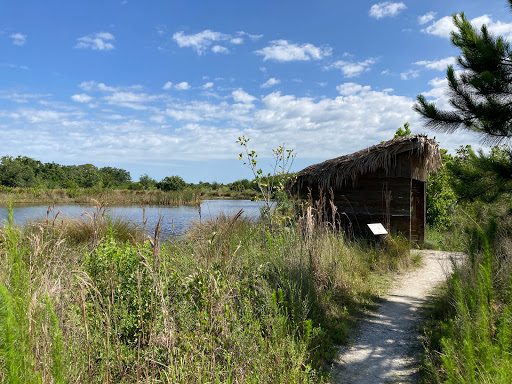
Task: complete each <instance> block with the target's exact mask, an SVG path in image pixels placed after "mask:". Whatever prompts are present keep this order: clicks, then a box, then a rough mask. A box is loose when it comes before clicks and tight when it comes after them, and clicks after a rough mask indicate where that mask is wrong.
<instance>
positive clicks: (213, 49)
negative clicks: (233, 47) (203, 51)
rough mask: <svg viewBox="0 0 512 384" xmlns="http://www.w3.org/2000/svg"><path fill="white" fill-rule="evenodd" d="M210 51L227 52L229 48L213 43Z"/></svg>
mask: <svg viewBox="0 0 512 384" xmlns="http://www.w3.org/2000/svg"><path fill="white" fill-rule="evenodd" d="M212 52H213V53H229V49H227V48H226V47H223V46H221V45H214V46H213V47H212Z"/></svg>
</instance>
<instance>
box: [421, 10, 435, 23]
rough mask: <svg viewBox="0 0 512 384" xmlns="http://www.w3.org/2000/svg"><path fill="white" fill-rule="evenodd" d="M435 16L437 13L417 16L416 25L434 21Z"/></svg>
mask: <svg viewBox="0 0 512 384" xmlns="http://www.w3.org/2000/svg"><path fill="white" fill-rule="evenodd" d="M436 15H437V12H428V13H425V14H424V15H423V16H418V24H419V25H423V24H427V23H428V22H429V21H432V20H434V19H435V17H436Z"/></svg>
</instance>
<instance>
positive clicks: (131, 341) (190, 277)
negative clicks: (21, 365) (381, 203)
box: [0, 206, 408, 383]
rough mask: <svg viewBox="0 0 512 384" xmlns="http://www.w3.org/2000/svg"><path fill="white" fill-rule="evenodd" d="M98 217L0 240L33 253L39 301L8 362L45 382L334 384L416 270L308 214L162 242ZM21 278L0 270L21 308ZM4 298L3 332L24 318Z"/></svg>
mask: <svg viewBox="0 0 512 384" xmlns="http://www.w3.org/2000/svg"><path fill="white" fill-rule="evenodd" d="M98 209H99V211H98V213H97V216H96V217H95V216H94V215H91V216H90V217H87V218H83V219H77V220H75V221H76V223H75V224H72V223H65V224H60V223H59V220H61V219H60V218H58V217H57V218H52V217H50V218H49V219H48V220H46V221H42V222H39V223H35V224H33V225H32V226H29V227H27V228H25V230H24V231H23V232H21V231H20V230H19V229H16V236H14V237H13V236H12V235H10V234H9V233H10V232H9V231H12V230H14V227H13V226H12V224H11V226H9V225H6V226H4V227H3V228H2V229H1V230H0V232H1V233H2V236H3V237H2V238H3V239H4V240H3V241H2V242H0V249H1V252H2V255H11V256H9V257H14V256H15V255H17V253H16V252H18V250H23V253H22V257H21V259H23V260H24V263H25V269H24V271H26V275H24V276H26V277H25V278H24V279H25V281H26V282H27V283H26V285H25V286H24V287H25V288H23V289H26V290H28V291H27V292H29V293H26V294H23V297H25V299H26V300H27V301H23V302H24V303H25V304H24V305H25V306H27V305H28V308H29V309H30V310H27V311H26V312H25V313H27V317H28V318H27V319H26V320H23V324H32V327H31V328H30V329H28V328H27V330H26V332H28V336H29V337H27V338H26V340H27V343H29V344H28V346H29V348H28V347H27V348H25V349H23V351H21V352H12V353H14V355H16V354H20V353H21V354H23V355H26V356H27V358H26V361H28V362H29V363H30V366H29V368H30V369H29V372H34V375H36V376H37V377H38V378H41V379H42V381H43V382H50V381H54V382H68V381H73V382H83V383H104V382H141V383H142V382H154V383H156V382H166V383H176V382H180V383H206V382H222V383H241V382H244V383H256V382H258V383H275V382H279V383H321V382H328V381H329V375H328V371H327V370H326V369H325V368H324V367H325V363H326V362H328V361H329V359H330V358H332V357H333V356H334V352H335V348H334V346H335V345H336V344H337V343H340V342H343V341H345V340H346V338H347V336H348V334H349V332H350V330H351V328H352V326H353V324H354V322H355V321H356V319H357V318H358V316H359V315H360V313H361V311H362V310H363V309H364V308H365V307H367V306H370V305H372V304H373V303H374V302H375V301H376V299H377V298H378V296H379V294H380V293H382V291H383V289H385V284H384V281H385V280H386V276H387V274H388V273H389V271H390V270H396V269H397V268H402V267H404V266H406V265H407V262H406V258H407V257H408V249H407V250H405V248H403V247H401V246H398V245H396V244H394V245H393V244H392V245H390V246H389V247H387V248H386V247H383V248H384V249H383V251H382V253H378V252H377V251H376V250H375V249H374V247H371V246H367V245H365V244H362V243H358V242H355V241H353V240H349V239H347V238H346V237H345V236H344V235H343V234H342V233H341V232H338V231H336V230H333V227H332V225H329V224H326V223H325V222H323V221H321V220H319V219H317V218H319V217H321V216H322V215H320V214H319V213H318V212H316V208H315V207H311V206H304V207H303V208H302V209H301V210H299V211H297V212H295V213H292V212H291V211H290V212H287V213H286V217H288V219H286V220H281V219H282V218H283V217H285V216H283V213H282V212H281V213H280V214H279V215H281V216H278V217H276V220H274V222H275V223H276V224H275V225H273V226H272V227H269V226H268V224H267V223H266V222H263V223H260V222H254V221H251V220H248V219H246V218H245V217H244V213H243V212H242V211H240V212H238V213H237V214H236V215H234V216H231V217H228V216H225V215H224V216H220V217H219V218H216V219H214V220H207V221H202V222H198V223H196V224H195V225H194V226H193V228H192V229H191V230H190V232H189V233H187V234H186V235H185V236H183V237H182V238H179V239H177V238H171V239H169V240H167V241H165V242H160V239H159V227H158V226H157V228H156V230H155V232H154V233H152V234H150V236H149V237H148V236H147V235H148V234H146V236H140V237H137V236H132V238H131V239H130V240H129V241H128V240H127V239H125V238H122V237H120V235H119V232H120V231H119V229H117V227H116V225H115V223H112V222H109V220H108V218H106V217H105V216H104V215H103V214H102V212H101V206H100V207H99V208H98ZM103 213H104V212H103ZM324 216H325V215H324ZM53 219H55V220H53ZM102 220H104V221H103V222H104V223H105V225H106V229H104V230H103V229H102V230H100V228H101V225H100V224H99V223H100V222H101V221H102ZM292 223H293V224H292ZM74 225H75V226H76V227H74ZM102 225H103V224H102ZM77 227H78V228H83V227H86V228H87V229H86V230H83V232H82V229H80V230H78V229H76V228H77ZM77 232H78V233H79V234H77ZM82 233H85V235H83V237H82ZM84 238H88V239H87V240H84ZM9 239H10V240H9ZM390 241H391V240H390ZM9 244H10V245H9ZM12 255H14V256H12ZM18 255H19V254H18ZM16 257H18V256H16ZM0 260H5V258H0ZM396 260H401V261H400V262H399V263H397V261H396ZM11 265H12V264H11V263H7V262H5V261H4V262H1V263H0V266H1V268H0V283H1V284H2V285H3V286H4V287H5V289H6V290H7V291H8V292H10V293H9V294H10V295H11V296H12V295H13V293H11V292H14V291H13V289H14V287H15V286H16V284H15V283H14V282H13V280H12V279H11V278H10V277H9V276H11V275H12V272H11ZM27 287H28V288H27ZM4 291H5V290H3V291H0V304H3V307H2V306H1V305H0V316H1V317H2V319H5V321H3V322H1V324H3V325H0V332H2V330H3V329H7V328H8V327H11V326H12V324H13V321H14V320H15V319H17V316H13V315H12V313H11V312H12V311H11V312H9V311H10V309H9V308H10V307H9V306H10V305H11V304H10V303H11V302H14V301H12V300H11V302H10V301H9V299H8V296H6V295H4V294H3V292H4ZM5 297H7V299H6V298H5ZM25 299H24V300H25ZM11 306H12V305H11ZM2 308H6V309H5V310H3V311H2ZM23 308H24V309H27V308H26V307H23ZM36 309H37V310H36ZM2 327H4V328H2ZM43 329H44V330H46V331H45V332H42V330H43ZM3 334H4V335H15V336H14V338H15V339H17V338H18V337H19V336H18V335H17V334H16V333H12V332H10V333H9V332H6V331H4V333H3ZM1 340H2V339H1V338H0V347H1V346H2V344H1ZM29 341H30V342H29ZM8 345H13V344H12V342H11V343H10V344H8ZM19 345H24V344H23V343H21V344H19ZM5 351H6V352H5V355H6V356H7V355H9V354H10V353H11V351H10V350H9V349H8V348H7V349H5ZM18 360H19V359H11V360H8V359H3V360H1V361H2V362H3V361H6V362H9V361H10V362H16V361H18ZM19 361H22V360H19ZM9 369H10V368H9V364H7V363H6V364H4V365H1V368H0V372H1V373H0V375H6V373H5V372H9ZM2 377H6V376H2ZM31 380H32V379H31ZM26 382H30V380H29V381H26Z"/></svg>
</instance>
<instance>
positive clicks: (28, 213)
mask: <svg viewBox="0 0 512 384" xmlns="http://www.w3.org/2000/svg"><path fill="white" fill-rule="evenodd" d="M262 205H263V202H261V201H258V202H254V201H250V200H203V202H202V203H201V206H200V207H201V210H200V213H201V219H202V220H207V219H210V218H215V217H217V216H218V215H219V214H221V213H225V214H228V215H234V214H236V213H237V212H238V211H239V210H240V209H243V210H244V214H243V215H244V217H249V218H252V219H257V218H258V217H259V214H260V207H261V206H262ZM54 209H55V211H54V212H55V213H57V212H58V213H59V215H58V217H57V218H58V219H61V218H62V217H63V216H69V217H80V215H83V214H84V212H88V213H89V214H92V213H94V212H95V211H96V208H95V207H92V206H89V205H55V208H54ZM47 210H48V205H30V206H27V205H22V206H15V208H14V221H15V222H16V223H17V224H18V225H23V224H24V223H25V222H26V221H27V220H34V219H37V218H46V216H47ZM107 214H108V215H110V216H111V217H112V218H113V219H115V218H124V219H126V220H129V221H130V222H133V223H136V224H137V225H138V226H141V225H142V216H143V215H142V207H140V206H124V207H109V208H107ZM145 216H146V219H147V227H148V229H151V228H154V227H155V226H156V224H157V222H158V219H159V218H160V217H162V233H164V234H166V235H180V234H182V233H183V232H184V231H185V230H186V229H187V227H188V226H190V225H191V223H192V222H193V221H194V220H196V221H199V219H200V216H199V207H197V206H184V205H183V206H179V207H160V206H158V207H156V206H152V207H146V208H145ZM52 217H53V213H50V218H52ZM6 219H7V208H6V207H0V222H1V223H3V222H4V221H5V220H6Z"/></svg>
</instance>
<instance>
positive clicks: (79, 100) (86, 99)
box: [71, 93, 92, 103]
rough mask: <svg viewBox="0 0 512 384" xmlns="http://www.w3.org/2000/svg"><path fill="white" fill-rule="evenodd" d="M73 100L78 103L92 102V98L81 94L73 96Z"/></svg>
mask: <svg viewBox="0 0 512 384" xmlns="http://www.w3.org/2000/svg"><path fill="white" fill-rule="evenodd" d="M71 99H72V100H73V101H76V102H77V103H88V102H89V101H91V100H92V97H91V96H89V95H86V94H85V93H80V94H77V95H73V96H71Z"/></svg>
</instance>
